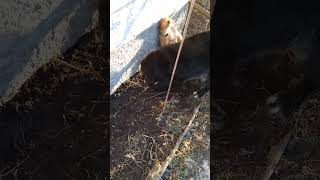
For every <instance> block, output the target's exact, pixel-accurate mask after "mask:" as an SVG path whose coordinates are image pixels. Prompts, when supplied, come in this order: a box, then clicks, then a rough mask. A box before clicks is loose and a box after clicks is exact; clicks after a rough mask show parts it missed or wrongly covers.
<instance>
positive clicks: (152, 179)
mask: <svg viewBox="0 0 320 180" xmlns="http://www.w3.org/2000/svg"><path fill="white" fill-rule="evenodd" d="M201 104H202V102H201V103H199V104H198V105H197V106H196V107H195V109H194V111H193V114H192V117H191V119H190V121H189V124H188V125H187V127H186V128H185V129H184V131H183V133H182V134H181V135H180V136H179V139H178V140H177V142H176V144H175V146H174V148H173V149H172V151H171V153H170V155H169V156H168V157H167V158H166V160H165V161H164V162H163V163H162V165H161V166H160V167H159V168H152V171H150V172H149V174H148V175H147V177H146V180H160V178H161V177H162V175H163V174H164V172H165V170H166V169H167V167H168V165H169V164H170V163H171V161H172V159H173V158H174V156H175V154H176V151H177V150H178V148H179V146H180V144H181V142H182V140H183V139H184V137H185V135H186V134H187V132H188V131H189V129H190V127H191V125H192V122H193V120H194V118H195V117H196V115H197V113H198V111H199V109H200V106H201Z"/></svg>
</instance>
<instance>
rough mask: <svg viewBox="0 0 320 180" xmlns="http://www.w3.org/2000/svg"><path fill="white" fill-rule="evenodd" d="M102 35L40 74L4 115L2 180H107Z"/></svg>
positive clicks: (0, 126) (89, 37)
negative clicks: (105, 179)
mask: <svg viewBox="0 0 320 180" xmlns="http://www.w3.org/2000/svg"><path fill="white" fill-rule="evenodd" d="M106 57H107V53H106V49H105V45H104V38H103V36H102V32H101V31H100V30H98V29H96V30H94V31H93V32H91V33H89V34H86V35H85V36H84V37H83V38H82V39H81V40H80V41H79V43H77V45H76V46H75V47H72V48H70V50H69V51H68V52H66V53H65V54H64V55H61V56H59V57H56V58H54V59H52V60H51V62H50V63H48V64H47V65H45V66H44V67H42V68H41V69H39V70H38V71H37V72H36V73H35V74H34V75H33V76H32V78H31V79H29V80H28V81H27V82H26V83H25V84H24V85H23V87H22V88H21V90H20V92H19V93H18V94H17V95H16V96H15V97H14V98H13V99H12V100H11V101H10V102H8V103H7V104H6V105H5V106H4V107H2V108H1V109H0V141H1V144H0V155H1V157H0V174H1V175H0V179H39V180H40V179H41V180H42V179H104V178H105V176H106V164H107V152H106V151H107V146H108V144H107V142H108V139H107V137H106V133H107V130H108V129H107V128H108V118H109V117H108V109H107V107H108V106H107V105H108V102H107V95H108V94H107V93H108V91H107V87H106V84H107V83H108V81H106V80H105V79H104V78H103V77H108V74H107V73H109V70H108V67H109V66H108V63H107V59H106Z"/></svg>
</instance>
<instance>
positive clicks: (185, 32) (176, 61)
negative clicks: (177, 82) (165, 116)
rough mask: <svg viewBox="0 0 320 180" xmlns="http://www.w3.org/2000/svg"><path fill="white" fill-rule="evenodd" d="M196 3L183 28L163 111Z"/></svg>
mask: <svg viewBox="0 0 320 180" xmlns="http://www.w3.org/2000/svg"><path fill="white" fill-rule="evenodd" d="M194 3H195V0H191V4H190V8H189V12H188V15H187V20H186V24H185V25H184V29H183V35H182V40H181V43H180V46H179V49H178V53H177V56H176V60H175V63H174V66H173V70H172V74H171V78H170V83H169V87H168V91H167V95H166V99H165V101H164V106H163V109H162V113H163V112H164V111H165V109H166V105H167V101H168V98H169V93H170V89H171V85H172V82H173V78H174V75H175V72H176V68H177V65H178V61H179V57H180V53H181V49H182V45H183V43H184V40H185V37H186V34H187V29H188V24H189V20H190V17H191V14H192V9H193V6H194ZM162 113H160V115H161V114H162Z"/></svg>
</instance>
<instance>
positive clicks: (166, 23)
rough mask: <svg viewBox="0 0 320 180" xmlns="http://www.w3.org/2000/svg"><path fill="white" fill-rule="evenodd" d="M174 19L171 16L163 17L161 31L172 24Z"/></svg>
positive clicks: (160, 23)
mask: <svg viewBox="0 0 320 180" xmlns="http://www.w3.org/2000/svg"><path fill="white" fill-rule="evenodd" d="M172 22H173V20H172V19H171V18H169V17H165V18H161V19H160V21H159V31H160V32H164V31H166V30H167V29H168V27H169V26H170V25H171V24H172Z"/></svg>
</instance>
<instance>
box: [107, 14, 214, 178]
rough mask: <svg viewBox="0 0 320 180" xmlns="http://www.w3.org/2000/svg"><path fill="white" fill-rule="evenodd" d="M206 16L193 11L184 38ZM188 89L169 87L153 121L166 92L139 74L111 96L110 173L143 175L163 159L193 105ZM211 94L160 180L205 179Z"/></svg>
mask: <svg viewBox="0 0 320 180" xmlns="http://www.w3.org/2000/svg"><path fill="white" fill-rule="evenodd" d="M208 22H209V21H208V19H206V18H205V17H204V16H202V15H201V14H199V13H197V12H196V11H194V12H193V13H192V16H191V19H190V24H189V27H188V32H187V37H189V36H191V35H194V34H196V33H200V32H203V31H206V30H208V28H209V25H208ZM189 92H191V91H175V90H172V92H171V93H170V96H169V102H168V103H169V104H168V106H167V108H166V111H165V113H164V114H163V115H164V116H163V117H164V120H162V121H160V122H159V121H158V119H157V118H158V117H159V115H160V113H161V111H162V105H163V102H164V100H165V96H166V92H154V91H152V90H150V89H148V88H147V85H146V83H145V82H144V81H143V79H142V78H141V76H140V75H139V74H136V75H135V76H133V77H132V78H131V79H130V80H128V81H127V82H125V83H124V84H123V85H122V86H120V88H119V89H118V90H117V91H116V92H115V93H114V94H113V95H112V96H111V99H110V103H111V105H110V106H111V110H110V114H111V117H110V123H111V124H110V125H111V147H110V148H111V149H110V151H111V152H110V157H111V170H110V174H111V178H112V179H144V177H146V175H147V174H148V173H149V171H150V170H151V168H152V167H153V166H156V165H158V164H159V163H160V162H163V161H164V160H165V159H166V157H168V155H169V153H170V152H171V150H172V149H173V147H174V145H175V143H176V141H177V139H178V137H179V136H180V134H181V133H182V132H183V130H184V128H185V127H186V125H187V124H188V122H189V120H190V118H191V116H192V112H193V109H194V107H195V104H196V103H197V102H194V100H192V99H188V97H189V96H188V95H190V94H188V93H189ZM209 115H210V98H209V95H207V96H206V97H204V102H203V105H202V107H201V110H200V112H199V113H198V114H197V117H196V119H195V120H194V122H193V124H194V126H193V127H192V128H191V129H190V132H189V133H188V134H187V135H186V137H185V139H184V141H183V142H182V145H181V147H180V148H179V150H178V153H177V155H176V157H175V158H174V160H173V161H172V162H171V164H170V165H169V167H168V169H167V171H166V173H165V174H164V176H163V178H164V179H190V178H194V179H209V159H210V157H209V154H210V150H209V139H210V138H209V135H210V133H209V132H210V119H209Z"/></svg>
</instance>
